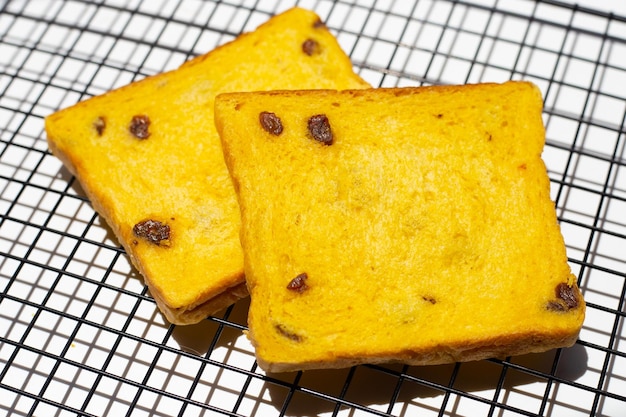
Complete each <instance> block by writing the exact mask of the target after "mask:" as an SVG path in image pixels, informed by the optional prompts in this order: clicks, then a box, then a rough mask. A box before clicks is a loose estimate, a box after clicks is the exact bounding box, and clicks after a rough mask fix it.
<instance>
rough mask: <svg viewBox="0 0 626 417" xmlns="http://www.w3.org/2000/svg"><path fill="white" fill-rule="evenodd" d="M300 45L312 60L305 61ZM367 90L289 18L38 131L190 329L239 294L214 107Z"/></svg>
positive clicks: (310, 31)
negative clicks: (248, 94) (318, 91)
mask: <svg viewBox="0 0 626 417" xmlns="http://www.w3.org/2000/svg"><path fill="white" fill-rule="evenodd" d="M307 41H309V42H314V44H315V45H317V48H316V49H315V51H313V52H311V51H310V50H309V49H307V48H304V49H303V46H302V45H303V44H304V43H305V42H307ZM308 52H311V53H308ZM367 86H368V85H367V83H365V82H364V81H363V80H362V79H361V78H360V77H359V76H358V75H356V74H355V73H354V72H353V69H352V64H351V62H350V60H349V58H348V57H347V56H346V55H345V53H344V52H343V51H342V50H341V49H340V47H339V44H338V43H337V41H336V39H335V38H334V37H333V35H332V34H331V33H330V32H329V31H328V30H327V29H326V28H325V27H324V26H323V25H321V24H320V23H319V17H318V16H317V15H316V14H314V13H313V12H310V11H307V10H304V9H300V8H294V9H291V10H288V11H286V12H284V13H283V14H281V15H278V16H275V17H273V18H271V19H270V20H269V21H267V22H266V23H264V24H263V25H261V26H260V27H259V28H258V29H257V30H255V31H254V32H251V33H247V34H244V35H241V36H240V37H238V38H237V39H235V40H234V41H233V42H230V43H228V44H226V45H223V46H220V47H218V48H216V49H215V50H213V51H211V52H209V53H208V54H206V55H203V56H200V57H197V58H195V59H192V60H190V61H188V62H187V63H185V64H183V65H182V66H181V67H180V68H178V69H176V70H174V71H170V72H166V73H163V74H159V75H155V76H152V77H147V78H145V79H142V80H140V81H137V82H134V83H132V84H130V85H127V86H124V87H121V88H119V89H117V90H114V91H111V92H108V93H106V94H103V95H101V96H97V97H93V98H90V99H88V100H85V101H83V102H80V103H78V104H76V105H74V106H71V107H69V108H66V109H63V110H60V111H58V112H56V113H54V114H52V115H50V116H48V117H47V118H46V120H45V127H46V132H47V139H48V144H49V148H50V150H51V151H52V153H53V154H54V155H56V156H57V157H58V158H59V159H60V160H61V161H62V162H63V163H64V164H65V166H66V167H67V168H68V169H69V171H70V172H71V173H72V174H73V175H75V176H76V178H77V179H78V181H79V182H80V184H81V186H82V187H83V189H84V190H85V193H86V194H87V196H88V197H89V199H90V200H91V202H92V204H93V207H94V209H95V210H96V211H97V212H98V213H99V214H100V215H101V216H102V217H103V218H104V219H105V220H106V221H107V223H108V224H109V225H110V226H111V228H112V230H113V232H114V233H115V235H116V236H117V238H118V239H119V241H120V243H121V244H122V246H123V247H124V249H125V250H126V252H127V253H128V255H129V256H130V259H131V260H132V263H133V264H134V265H135V267H136V268H137V269H138V271H139V272H140V273H141V275H142V276H143V277H144V278H145V281H146V284H147V285H148V287H149V289H150V292H151V294H152V295H153V296H154V298H155V299H156V300H157V301H158V305H159V307H160V309H161V310H162V311H163V313H164V314H165V316H166V317H167V318H168V319H169V320H170V321H171V322H173V323H175V324H191V323H195V322H197V321H199V320H201V319H202V318H204V317H206V316H207V315H208V314H211V313H215V312H216V310H219V309H221V308H223V307H224V306H225V305H227V304H228V303H230V302H232V301H234V300H236V299H237V298H238V297H240V296H245V294H246V292H245V291H244V290H243V287H242V285H241V284H243V282H244V276H243V254H242V251H241V246H240V243H239V235H238V233H239V228H240V218H239V209H238V206H237V201H236V197H235V194H234V191H233V189H232V183H231V180H230V177H229V175H228V172H227V169H226V166H225V165H224V160H223V155H222V150H221V147H220V141H219V138H218V136H217V133H216V131H215V126H214V123H213V112H212V109H213V100H214V97H215V96H216V95H217V94H219V93H221V92H227V91H251V90H271V89H277V88H281V89H296V88H297V89H302V88H317V87H321V88H338V89H343V88H361V87H367ZM234 288H236V290H234Z"/></svg>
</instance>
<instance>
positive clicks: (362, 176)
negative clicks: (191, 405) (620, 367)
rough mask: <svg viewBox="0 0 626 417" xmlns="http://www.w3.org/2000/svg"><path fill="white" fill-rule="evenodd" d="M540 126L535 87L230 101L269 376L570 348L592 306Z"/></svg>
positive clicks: (224, 123)
mask: <svg viewBox="0 0 626 417" xmlns="http://www.w3.org/2000/svg"><path fill="white" fill-rule="evenodd" d="M541 117H542V99H541V94H540V92H539V90H538V89H537V88H536V87H535V86H534V85H532V84H530V83H525V82H508V83H505V84H480V85H468V86H442V87H424V88H404V89H378V90H374V89H371V90H362V91H344V92H336V91H315V92H313V91H301V92H269V93H248V94H224V95H221V96H218V98H217V100H216V106H215V120H216V124H217V127H218V132H219V133H220V136H221V138H222V142H223V150H224V152H225V158H226V162H227V165H228V167H229V169H230V172H231V175H232V177H233V181H234V184H235V188H236V190H237V193H238V196H239V202H240V207H241V212H242V227H243V229H242V245H243V248H244V254H245V272H246V279H247V280H248V285H249V290H250V295H251V305H250V311H249V320H248V324H249V332H248V336H249V338H250V340H251V341H252V343H253V344H254V346H255V349H256V355H257V360H258V362H259V364H260V366H261V367H262V368H263V369H265V370H268V371H290V370H298V369H309V368H332V367H343V366H350V365H354V364H357V363H363V362H369V363H376V362H404V363H409V364H437V363H444V362H453V361H468V360H477V359H482V358H489V357H494V356H502V355H516V354H523V353H528V352H540V351H545V350H548V349H552V348H555V347H563V346H570V345H572V344H573V343H574V342H575V341H576V338H577V335H578V333H579V330H580V328H581V326H582V321H583V318H584V312H585V305H584V301H583V299H582V296H581V293H580V291H579V289H578V287H577V286H576V277H575V276H574V275H573V274H572V273H571V271H570V268H569V265H568V262H567V257H566V250H565V245H564V241H563V238H562V236H561V233H560V229H559V225H558V223H557V217H556V211H555V208H554V204H553V202H552V201H551V200H550V184H549V179H548V176H547V172H546V168H545V166H544V163H543V161H542V159H541V153H542V149H543V146H544V127H543V123H542V118H541ZM268 118H271V120H272V121H273V124H271V125H269V126H274V125H280V126H281V127H282V132H280V133H277V132H276V131H275V130H274V129H270V128H268V127H269V126H268V123H267V119H268Z"/></svg>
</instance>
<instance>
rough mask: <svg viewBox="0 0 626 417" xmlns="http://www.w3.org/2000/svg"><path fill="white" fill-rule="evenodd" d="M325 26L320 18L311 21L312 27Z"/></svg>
mask: <svg viewBox="0 0 626 417" xmlns="http://www.w3.org/2000/svg"><path fill="white" fill-rule="evenodd" d="M325 27H326V24H325V23H324V22H322V19H317V20H316V21H315V22H313V28H314V29H320V28H325Z"/></svg>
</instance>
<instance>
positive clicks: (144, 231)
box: [133, 219, 170, 246]
mask: <svg viewBox="0 0 626 417" xmlns="http://www.w3.org/2000/svg"><path fill="white" fill-rule="evenodd" d="M133 233H134V234H135V236H137V237H140V238H142V239H145V240H147V241H148V242H150V243H154V244H155V245H159V246H169V244H170V227H169V226H168V225H167V224H164V223H161V222H160V221H158V220H150V219H148V220H144V221H141V222H139V223H137V224H136V225H135V226H133Z"/></svg>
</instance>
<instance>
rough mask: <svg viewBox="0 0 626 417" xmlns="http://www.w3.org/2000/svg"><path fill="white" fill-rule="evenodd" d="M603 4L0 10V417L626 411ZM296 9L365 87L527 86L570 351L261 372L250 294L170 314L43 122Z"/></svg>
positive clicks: (622, 176) (620, 38)
mask: <svg viewBox="0 0 626 417" xmlns="http://www.w3.org/2000/svg"><path fill="white" fill-rule="evenodd" d="M616 3H618V2H606V3H602V2H601V1H595V2H591V3H589V5H585V6H582V5H581V6H578V5H574V4H572V3H561V2H556V1H547V2H534V1H523V0H522V1H506V2H505V1H497V0H482V1H469V0H468V1H462V0H459V1H436V2H435V1H430V0H420V1H400V0H396V1H378V2H375V1H373V0H362V1H361V0H340V1H335V2H331V1H328V0H317V1H313V0H311V1H300V2H294V1H276V2H274V1H264V0H240V1H239V0H223V1H208V2H200V1H191V0H157V1H150V2H147V1H146V2H140V1H136V0H101V1H96V0H94V1H86V0H82V1H80V0H75V1H53V0H38V1H9V2H7V1H4V2H0V94H1V97H0V132H1V137H0V415H16V416H19V415H37V416H74V415H81V416H82V415H98V416H101V415H115V416H121V415H133V416H141V415H154V416H176V415H180V416H182V415H184V416H196V415H198V416H240V415H241V416H264V417H265V416H296V415H338V416H388V415H389V416H391V415H393V416H401V415H402V416H404V415H406V416H408V415H420V416H431V415H432V416H437V415H439V416H477V415H481V416H482V415H485V416H487V415H490V416H491V415H493V416H539V415H542V416H543V415H546V416H548V415H549V416H568V417H571V416H594V415H597V416H625V415H626V329H625V323H624V321H625V316H626V314H625V307H624V302H625V292H626V162H625V152H626V150H625V147H626V137H625V136H626V130H625V117H626V9H625V8H624V5H623V3H622V4H620V5H617V4H616ZM294 4H298V5H300V6H303V7H306V8H310V9H314V10H315V11H316V12H317V13H318V14H319V15H320V16H321V17H322V18H323V19H324V20H325V21H326V23H327V25H328V27H329V28H330V29H331V30H332V31H333V33H334V34H335V35H336V36H337V37H338V39H339V41H340V43H341V45H342V47H343V48H344V49H345V51H346V52H348V53H349V54H350V56H351V58H352V61H353V63H354V66H355V69H356V70H357V71H358V72H359V73H360V74H361V75H362V76H363V77H364V78H365V79H366V80H367V81H369V82H370V83H371V84H372V85H374V86H407V85H422V84H457V83H474V82H482V81H504V80H508V79H527V80H531V81H533V82H535V83H536V84H537V85H538V86H539V87H540V88H541V90H542V92H543V94H544V98H545V112H544V120H545V123H546V130H547V144H546V149H545V152H544V159H545V161H546V164H547V167H548V171H549V176H550V179H551V186H552V197H553V199H554V200H555V202H556V206H557V214H558V217H559V220H560V222H561V227H562V231H563V234H564V237H565V240H566V244H567V250H568V256H569V261H570V264H571V266H572V268H573V270H574V272H575V273H576V274H577V276H578V279H579V283H580V286H581V288H582V290H583V292H584V295H585V298H586V300H587V303H588V313H587V319H586V321H585V325H584V328H583V330H582V332H581V334H580V339H579V341H578V342H577V343H576V345H575V346H574V347H572V348H570V349H564V350H556V351H551V352H548V353H545V354H537V355H525V356H521V357H513V358H507V359H504V360H495V359H494V360H487V361H481V362H475V363H465V364H453V365H442V366H433V367H407V366H401V365H389V366H358V367H354V368H351V369H345V370H335V371H309V372H305V373H287V374H276V375H266V374H264V373H263V372H262V371H261V370H260V369H258V368H257V367H256V365H255V362H254V356H253V354H252V350H251V347H250V346H249V344H248V342H247V341H246V339H245V337H243V336H242V334H241V331H242V329H244V328H245V323H246V313H247V303H246V301H242V302H240V303H238V304H236V305H235V306H233V307H231V308H229V309H227V310H225V311H224V312H222V313H220V314H219V315H217V316H215V317H209V318H208V319H207V320H205V321H204V322H202V323H201V324H199V325H197V326H193V327H191V328H190V327H176V326H170V325H168V324H167V323H165V322H164V320H163V318H162V317H161V316H160V315H159V314H158V313H157V312H156V308H155V304H154V302H153V300H152V299H151V298H150V296H149V294H147V291H146V289H145V287H144V286H143V284H142V281H141V280H140V278H139V277H138V276H137V274H136V272H135V271H134V270H133V268H132V267H131V266H130V265H129V262H128V260H127V258H126V257H125V254H124V253H123V251H122V250H121V249H120V247H119V244H118V243H117V242H116V241H115V239H114V238H112V235H111V232H110V231H109V230H108V228H107V227H106V225H104V224H103V223H102V221H101V219H100V218H99V217H98V216H97V215H96V214H95V213H94V211H93V210H92V208H91V206H90V204H89V202H88V200H87V199H86V198H85V196H84V194H83V192H82V190H81V189H80V187H79V186H78V185H77V184H76V182H75V181H74V179H73V178H72V177H71V175H70V174H68V172H67V171H66V170H65V169H64V168H63V167H62V166H61V164H60V162H59V161H58V160H57V159H55V158H54V157H52V156H51V155H50V153H49V152H48V151H47V147H46V142H45V133H44V131H43V123H42V122H43V117H44V116H46V115H47V114H49V113H51V112H53V111H55V110H57V109H59V108H62V107H65V106H69V105H71V104H73V103H75V102H77V101H79V100H82V99H85V98H87V97H89V96H92V95H96V94H101V93H103V92H105V91H107V90H110V89H112V88H115V87H119V86H122V85H124V84H127V83H129V82H131V81H133V80H137V79H140V78H142V77H144V76H147V75H150V74H154V73H157V72H161V71H164V70H169V69H173V68H175V67H177V66H178V65H180V64H181V63H182V62H184V61H185V60H186V59H188V58H190V57H191V56H194V55H198V54H203V53H205V52H207V51H208V50H210V49H212V48H214V47H215V46H217V45H219V44H222V43H225V42H226V41H229V40H231V39H233V38H234V37H235V36H236V35H237V34H239V33H241V32H242V31H248V30H252V29H254V28H255V27H256V26H258V25H259V24H260V23H262V22H263V21H265V20H267V18H268V17H269V16H270V15H272V14H275V13H277V12H280V11H283V10H285V9H287V8H288V7H290V6H292V5H294ZM610 7H613V8H614V9H613V10H611V9H609V8H610ZM617 7H621V10H615V8H617Z"/></svg>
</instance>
